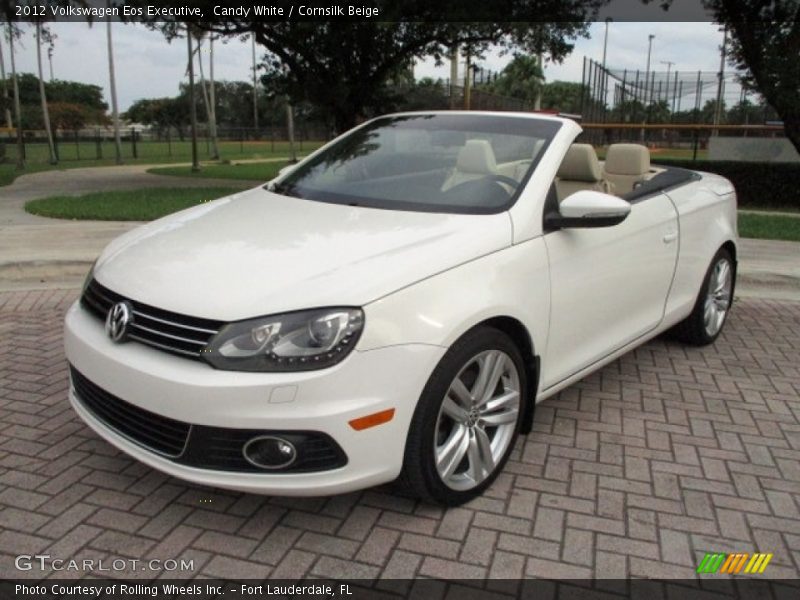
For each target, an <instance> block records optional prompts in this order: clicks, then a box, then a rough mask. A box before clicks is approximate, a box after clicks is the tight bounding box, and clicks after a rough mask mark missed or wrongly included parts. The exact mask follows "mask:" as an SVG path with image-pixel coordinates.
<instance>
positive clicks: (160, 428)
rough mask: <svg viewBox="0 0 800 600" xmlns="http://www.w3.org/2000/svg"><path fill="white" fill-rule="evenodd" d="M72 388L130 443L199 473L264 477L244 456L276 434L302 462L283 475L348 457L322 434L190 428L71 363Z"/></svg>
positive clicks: (329, 465) (338, 463) (337, 463)
mask: <svg viewBox="0 0 800 600" xmlns="http://www.w3.org/2000/svg"><path fill="white" fill-rule="evenodd" d="M70 373H71V375H72V385H73V387H74V388H75V392H76V394H77V396H78V400H79V401H80V402H81V404H82V405H83V406H84V407H85V408H86V409H88V410H89V411H90V412H91V413H92V414H93V415H94V416H95V417H96V418H98V419H99V420H100V421H102V422H103V423H104V424H106V425H107V426H108V427H110V428H111V429H113V430H114V431H116V432H117V433H119V434H120V435H122V436H124V437H125V438H127V439H129V440H130V441H132V442H134V443H136V444H138V445H140V446H142V447H144V448H147V449H148V450H151V451H154V452H157V453H159V454H161V455H163V456H166V457H167V458H170V459H172V460H173V461H175V462H177V463H180V464H185V465H188V466H191V467H197V468H200V469H209V470H213V471H237V472H249V473H263V472H264V470H263V469H260V468H258V467H256V466H255V465H253V464H251V463H250V462H248V461H247V460H246V459H245V458H244V455H243V454H242V449H243V447H244V445H245V444H246V443H247V442H248V441H249V440H251V439H252V438H254V437H258V436H263V435H275V436H280V437H281V438H284V439H286V440H288V441H290V442H292V444H294V447H295V449H296V450H297V460H295V462H294V463H292V465H291V466H290V467H288V468H286V469H283V470H282V471H269V472H270V473H275V474H279V473H309V472H313V471H326V470H329V469H336V468H339V467H343V466H345V465H346V464H347V456H346V455H345V453H344V451H343V450H342V449H341V447H340V446H339V445H338V444H337V443H336V442H335V441H334V440H333V439H332V438H331V437H330V436H328V435H326V434H324V433H320V432H317V431H274V430H261V429H230V428H225V427H207V426H205V425H191V424H189V423H184V422H182V421H176V420H175V419H170V418H168V417H163V416H161V415H157V414H155V413H153V412H150V411H148V410H145V409H143V408H139V407H138V406H134V405H133V404H130V403H128V402H125V401H124V400H122V399H120V398H117V397H116V396H114V395H112V394H109V393H108V392H106V391H105V390H103V389H102V388H100V387H99V386H97V385H95V384H94V383H92V382H91V381H89V380H88V379H86V377H84V376H83V375H81V374H80V373H79V372H78V370H77V369H75V367H73V366H72V365H70Z"/></svg>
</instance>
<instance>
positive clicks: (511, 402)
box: [480, 390, 519, 426]
mask: <svg viewBox="0 0 800 600" xmlns="http://www.w3.org/2000/svg"><path fill="white" fill-rule="evenodd" d="M518 412H519V392H517V391H516V390H508V391H506V392H505V393H504V394H502V395H501V396H497V397H496V398H492V399H491V400H490V401H489V402H487V403H486V405H485V406H484V408H483V410H482V411H481V413H480V418H481V421H483V422H484V423H486V424H487V425H492V426H497V425H502V424H504V423H513V422H515V421H516V420H517V413H518Z"/></svg>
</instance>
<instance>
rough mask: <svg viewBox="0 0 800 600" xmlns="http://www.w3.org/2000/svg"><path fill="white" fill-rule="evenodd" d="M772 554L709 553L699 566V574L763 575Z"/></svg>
mask: <svg viewBox="0 0 800 600" xmlns="http://www.w3.org/2000/svg"><path fill="white" fill-rule="evenodd" d="M771 560H772V554H765V553H761V552H756V553H754V554H748V553H747V552H743V553H739V554H725V553H722V552H707V553H706V555H705V556H704V557H703V560H702V561H700V564H699V565H698V566H697V572H698V573H729V574H731V575H738V574H739V573H751V574H756V573H763V572H764V569H766V568H767V565H768V564H769V561H771Z"/></svg>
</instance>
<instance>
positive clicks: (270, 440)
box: [242, 435, 297, 469]
mask: <svg viewBox="0 0 800 600" xmlns="http://www.w3.org/2000/svg"><path fill="white" fill-rule="evenodd" d="M242 454H244V457H245V459H247V462H249V463H250V464H251V465H254V466H256V467H258V468H260V469H285V468H286V467H288V466H291V464H292V463H293V462H294V461H295V460H297V449H296V448H295V447H294V444H292V443H291V442H290V441H288V440H285V439H283V438H279V437H274V436H271V435H261V436H258V437H254V438H253V439H251V440H250V441H249V442H247V443H246V444H245V445H244V448H242Z"/></svg>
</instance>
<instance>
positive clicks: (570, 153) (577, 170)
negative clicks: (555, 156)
mask: <svg viewBox="0 0 800 600" xmlns="http://www.w3.org/2000/svg"><path fill="white" fill-rule="evenodd" d="M557 177H558V178H559V179H565V180H567V181H586V182H591V183H596V182H598V181H600V180H601V179H602V178H603V176H602V174H601V172H600V162H599V161H598V160H597V154H596V153H595V151H594V148H593V147H592V146H591V144H572V146H570V147H569V150H567V155H566V156H565V157H564V160H563V161H562V163H561V166H560V167H559V168H558V173H557Z"/></svg>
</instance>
